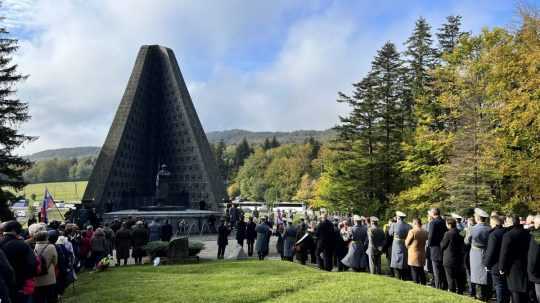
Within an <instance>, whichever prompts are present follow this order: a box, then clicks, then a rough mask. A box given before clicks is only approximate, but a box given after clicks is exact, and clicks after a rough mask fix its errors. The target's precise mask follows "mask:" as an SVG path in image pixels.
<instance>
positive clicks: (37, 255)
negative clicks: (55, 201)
mask: <svg viewBox="0 0 540 303" xmlns="http://www.w3.org/2000/svg"><path fill="white" fill-rule="evenodd" d="M30 223H31V224H30V225H29V226H28V228H26V229H23V227H22V225H21V224H20V223H19V222H17V221H8V222H4V223H2V224H0V302H2V303H4V302H8V303H54V302H58V300H59V298H61V296H62V295H63V293H64V291H65V289H66V288H67V287H68V286H69V285H71V284H72V283H74V281H75V280H76V279H77V274H78V273H79V272H81V271H85V270H86V271H91V270H99V269H100V262H103V260H104V259H111V258H112V256H113V255H115V256H116V259H117V261H116V265H117V266H121V265H122V264H123V265H127V263H128V259H129V258H130V257H132V258H134V260H135V264H141V263H142V258H143V257H144V256H145V255H146V252H145V250H144V248H143V247H144V246H145V245H146V244H147V243H148V242H150V241H160V240H161V241H169V240H170V239H171V237H172V236H173V227H172V225H171V224H169V222H168V221H165V222H164V223H163V224H162V223H161V222H160V221H159V220H155V221H152V222H150V224H148V223H146V222H144V220H143V219H140V218H139V219H134V218H132V217H128V218H127V219H126V220H123V221H120V220H114V221H113V222H112V223H111V224H103V225H101V224H100V225H98V226H95V227H94V226H92V225H87V226H86V227H85V228H84V229H80V228H79V226H78V225H76V224H73V223H60V222H57V221H53V222H51V223H50V224H45V223H32V222H30ZM113 250H114V251H115V252H116V253H115V254H114V253H113Z"/></svg>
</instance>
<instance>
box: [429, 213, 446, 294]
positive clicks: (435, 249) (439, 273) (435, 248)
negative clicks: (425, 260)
mask: <svg viewBox="0 0 540 303" xmlns="http://www.w3.org/2000/svg"><path fill="white" fill-rule="evenodd" d="M430 216H431V218H432V220H431V222H430V223H429V230H428V242H427V246H428V247H429V256H430V259H431V262H432V265H433V277H434V279H435V287H436V288H438V289H446V279H445V274H444V266H443V256H442V252H441V241H442V238H443V236H444V233H445V232H446V224H445V222H444V220H443V219H442V218H441V211H440V210H439V209H438V208H432V209H431V211H430Z"/></svg>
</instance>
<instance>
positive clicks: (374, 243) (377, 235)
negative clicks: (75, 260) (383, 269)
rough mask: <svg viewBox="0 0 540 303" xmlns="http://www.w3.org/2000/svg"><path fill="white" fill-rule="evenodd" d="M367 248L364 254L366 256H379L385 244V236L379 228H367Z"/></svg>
mask: <svg viewBox="0 0 540 303" xmlns="http://www.w3.org/2000/svg"><path fill="white" fill-rule="evenodd" d="M367 234H368V248H367V250H366V254H367V255H368V256H378V255H381V254H382V252H383V250H384V245H385V242H386V235H385V234H384V231H383V230H382V229H381V228H379V227H373V226H372V227H369V228H368V233H367Z"/></svg>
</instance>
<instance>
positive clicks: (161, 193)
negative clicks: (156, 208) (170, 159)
mask: <svg viewBox="0 0 540 303" xmlns="http://www.w3.org/2000/svg"><path fill="white" fill-rule="evenodd" d="M170 176H171V173H170V172H169V171H168V170H167V165H165V164H162V165H161V169H160V170H159V171H158V173H157V176H156V200H157V202H158V204H160V205H161V203H162V202H167V201H168V199H169V178H170Z"/></svg>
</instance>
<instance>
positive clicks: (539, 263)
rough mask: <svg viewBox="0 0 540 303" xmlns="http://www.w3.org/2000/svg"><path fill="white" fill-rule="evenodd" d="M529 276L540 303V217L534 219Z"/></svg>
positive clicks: (529, 257)
mask: <svg viewBox="0 0 540 303" xmlns="http://www.w3.org/2000/svg"><path fill="white" fill-rule="evenodd" d="M527 274H528V275H529V280H530V281H531V282H532V283H534V289H535V291H536V300H537V301H538V302H540V215H536V217H534V229H532V231H531V241H530V242H529V253H528V260H527Z"/></svg>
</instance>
